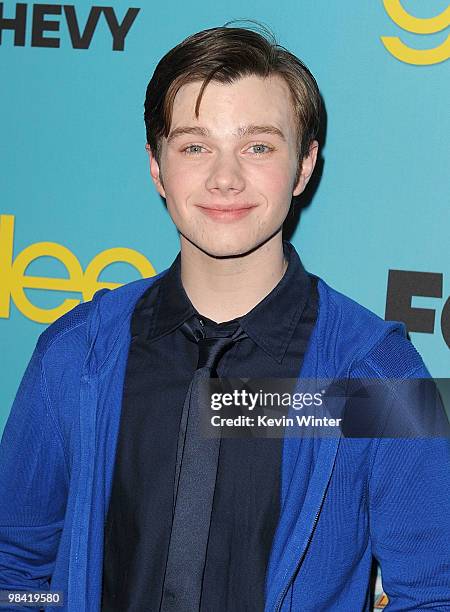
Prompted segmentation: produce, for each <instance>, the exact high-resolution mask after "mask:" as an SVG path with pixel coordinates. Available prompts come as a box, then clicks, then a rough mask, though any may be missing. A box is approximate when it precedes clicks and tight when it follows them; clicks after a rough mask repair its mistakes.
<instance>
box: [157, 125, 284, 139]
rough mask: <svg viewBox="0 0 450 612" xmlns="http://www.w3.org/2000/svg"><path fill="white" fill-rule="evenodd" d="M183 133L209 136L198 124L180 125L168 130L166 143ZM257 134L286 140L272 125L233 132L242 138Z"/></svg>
mask: <svg viewBox="0 0 450 612" xmlns="http://www.w3.org/2000/svg"><path fill="white" fill-rule="evenodd" d="M184 134H192V135H194V136H204V137H207V136H209V130H207V129H206V128H204V127H199V126H187V125H186V126H180V127H177V128H175V129H173V130H172V131H171V132H170V134H169V136H168V137H167V143H169V142H171V141H172V140H174V139H175V138H177V137H178V136H183V135H184ZM258 134H273V135H275V136H278V137H279V138H281V139H282V140H284V141H285V140H286V137H285V135H284V134H283V132H282V131H281V130H280V129H279V128H277V127H276V126H274V125H254V124H251V125H245V126H242V127H240V128H239V129H238V131H237V133H236V132H235V133H234V135H235V136H237V137H238V138H244V137H245V136H257V135H258Z"/></svg>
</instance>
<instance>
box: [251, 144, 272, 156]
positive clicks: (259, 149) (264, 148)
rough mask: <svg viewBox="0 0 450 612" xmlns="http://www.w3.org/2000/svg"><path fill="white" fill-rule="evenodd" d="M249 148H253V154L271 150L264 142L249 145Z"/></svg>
mask: <svg viewBox="0 0 450 612" xmlns="http://www.w3.org/2000/svg"><path fill="white" fill-rule="evenodd" d="M250 149H253V153H255V155H262V154H264V153H270V151H272V150H273V149H272V147H269V146H267V145H265V144H254V145H252V146H251V147H250Z"/></svg>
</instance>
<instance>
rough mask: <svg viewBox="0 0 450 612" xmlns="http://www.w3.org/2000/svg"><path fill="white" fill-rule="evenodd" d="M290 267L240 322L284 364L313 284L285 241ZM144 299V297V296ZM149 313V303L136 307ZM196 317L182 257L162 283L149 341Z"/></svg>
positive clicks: (248, 332)
mask: <svg viewBox="0 0 450 612" xmlns="http://www.w3.org/2000/svg"><path fill="white" fill-rule="evenodd" d="M283 251H284V256H285V258H286V259H287V261H288V266H287V269H286V272H285V273H284V276H283V277H282V279H281V280H280V281H279V283H278V284H277V285H276V286H275V287H274V288H273V289H272V291H271V292H270V293H269V294H268V295H266V297H265V298H263V299H262V300H261V302H259V303H258V304H257V305H256V306H255V307H254V308H252V310H250V312H248V313H247V314H246V315H244V316H242V317H240V318H239V321H240V324H241V327H242V329H243V330H244V331H245V332H247V334H248V335H249V337H250V338H251V339H252V340H253V341H254V342H256V344H258V346H260V347H261V348H262V349H263V350H264V351H265V352H266V353H267V354H268V355H270V356H271V357H272V358H273V359H275V360H276V361H277V362H278V363H281V362H282V360H283V357H284V355H285V353H286V350H287V348H288V346H289V342H290V341H291V338H292V335H293V333H294V330H295V328H296V326H297V323H298V322H299V320H300V317H301V315H302V313H303V311H304V309H305V306H306V303H307V300H308V296H309V292H310V286H311V281H310V279H309V275H308V273H307V272H306V271H305V269H304V267H303V264H302V262H301V260H300V257H299V255H298V253H297V251H296V250H295V247H294V246H293V245H292V244H291V243H290V242H288V241H287V240H283ZM143 297H144V296H143ZM136 309H138V310H139V309H141V312H142V311H143V310H145V300H144V301H143V302H142V303H138V304H137V305H136ZM193 315H198V316H202V315H200V314H199V313H198V312H197V310H196V309H195V308H194V306H193V304H192V303H191V301H190V299H189V297H188V295H187V293H186V291H185V290H184V287H183V284H182V282H181V253H178V255H177V257H176V258H175V260H174V261H173V263H172V265H171V266H170V268H169V269H168V271H167V273H166V274H164V276H163V277H162V278H161V280H160V282H159V290H158V296H157V300H156V304H155V308H154V309H152V324H151V327H150V330H148V333H147V340H149V341H154V340H156V339H157V338H160V337H161V336H164V335H166V334H168V333H170V332H171V331H173V330H174V329H176V328H177V327H179V326H180V325H181V324H182V323H184V321H186V320H187V319H189V318H191V317H192V316H193Z"/></svg>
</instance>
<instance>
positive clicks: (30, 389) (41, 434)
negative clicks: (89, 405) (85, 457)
mask: <svg viewBox="0 0 450 612" xmlns="http://www.w3.org/2000/svg"><path fill="white" fill-rule="evenodd" d="M38 346H39V343H38V345H37V347H36V348H35V350H34V352H33V354H32V357H31V359H30V361H29V363H28V366H27V369H26V371H25V373H24V375H23V378H22V381H21V383H20V386H19V388H18V391H17V394H16V397H15V400H14V402H13V405H12V408H11V412H10V415H9V418H8V420H7V423H6V426H5V429H4V432H3V436H2V440H1V444H0V590H20V591H30V590H47V589H48V588H49V580H50V578H51V575H52V572H53V568H54V565H55V560H56V554H57V550H58V544H59V539H60V534H61V531H62V527H63V523H64V514H65V507H66V502H67V492H68V469H67V463H66V459H65V456H64V451H63V445H62V438H61V433H60V431H59V429H58V427H57V425H56V420H55V418H54V415H53V413H52V408H51V405H50V400H49V397H48V393H47V388H46V383H45V372H44V369H43V364H42V354H41V352H40V351H39V349H38ZM0 609H1V610H4V609H5V608H3V607H1V606H0ZM19 609H24V610H28V609H30V608H29V607H26V608H25V607H24V608H18V607H11V610H15V611H17V610H19ZM34 609H36V608H34Z"/></svg>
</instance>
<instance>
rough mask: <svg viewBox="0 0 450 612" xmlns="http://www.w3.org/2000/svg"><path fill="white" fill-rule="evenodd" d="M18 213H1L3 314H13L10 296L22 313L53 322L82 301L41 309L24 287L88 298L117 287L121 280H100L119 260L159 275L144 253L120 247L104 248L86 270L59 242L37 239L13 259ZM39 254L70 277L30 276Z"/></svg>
mask: <svg viewBox="0 0 450 612" xmlns="http://www.w3.org/2000/svg"><path fill="white" fill-rule="evenodd" d="M13 250H14V215H0V278H1V284H0V317H2V318H8V317H9V308H10V299H11V298H12V299H13V301H14V304H15V305H16V306H17V308H18V309H19V310H20V312H21V313H22V314H24V315H25V316H26V317H28V318H29V319H31V320H32V321H36V322H37V323H51V322H52V321H54V320H55V319H57V318H58V317H60V316H61V315H63V314H64V313H66V312H68V311H69V310H71V309H72V308H74V306H76V305H77V304H79V303H80V302H81V300H77V299H70V298H67V299H64V300H63V302H62V303H61V304H60V305H59V306H57V307H56V308H39V307H37V306H35V305H34V304H32V303H31V302H30V301H29V300H28V298H27V296H26V295H25V291H24V289H48V290H50V291H77V292H79V293H81V294H82V296H83V299H84V301H87V300H90V299H91V298H92V296H93V295H94V293H95V292H96V291H97V290H98V289H101V288H103V287H108V288H109V289H114V288H115V287H119V286H120V285H121V283H107V282H99V281H98V280H97V279H98V277H99V275H100V273H101V272H102V271H103V270H104V269H105V268H106V267H107V266H108V265H109V264H112V263H115V262H125V263H128V264H130V265H132V266H134V267H135V268H136V269H137V270H138V271H139V272H140V274H141V275H142V276H143V277H149V276H154V275H155V274H156V272H155V269H154V267H153V266H152V264H151V263H150V262H149V261H148V259H146V258H145V257H144V256H143V255H142V254H141V253H138V252H137V251H134V250H133V249H127V248H122V247H117V248H114V249H107V250H106V251H102V252H101V253H99V254H98V255H96V256H95V257H94V259H93V260H92V261H91V262H90V263H89V265H88V266H87V268H86V270H85V271H84V272H83V270H82V268H81V265H80V262H79V261H78V259H77V258H76V257H75V255H74V254H73V253H72V251H70V250H69V249H68V248H66V247H65V246H63V245H61V244H57V243H56V242H35V243H34V244H30V246H28V247H26V248H25V249H24V250H23V251H22V252H21V253H19V254H18V255H17V257H16V258H15V259H14V261H13ZM39 257H53V258H54V259H57V260H58V261H60V262H61V263H62V264H63V265H64V266H65V267H66V269H67V272H68V278H51V277H43V276H26V275H25V272H26V269H27V268H28V266H29V265H30V263H31V262H32V261H34V260H35V259H38V258H39Z"/></svg>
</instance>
